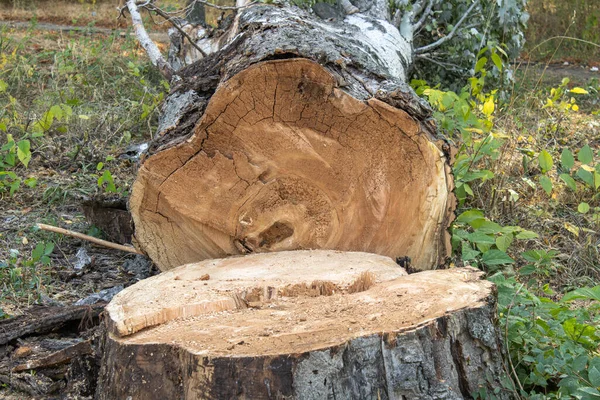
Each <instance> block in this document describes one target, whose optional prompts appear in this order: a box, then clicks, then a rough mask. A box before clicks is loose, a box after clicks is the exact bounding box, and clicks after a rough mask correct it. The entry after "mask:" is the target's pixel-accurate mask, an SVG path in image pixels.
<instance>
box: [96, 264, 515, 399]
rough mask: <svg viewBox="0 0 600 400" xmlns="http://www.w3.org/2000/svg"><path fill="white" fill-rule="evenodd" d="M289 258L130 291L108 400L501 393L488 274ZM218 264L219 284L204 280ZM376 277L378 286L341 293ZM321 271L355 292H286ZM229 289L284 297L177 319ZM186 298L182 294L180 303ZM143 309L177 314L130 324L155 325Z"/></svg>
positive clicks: (117, 314)
mask: <svg viewBox="0 0 600 400" xmlns="http://www.w3.org/2000/svg"><path fill="white" fill-rule="evenodd" d="M284 254H287V255H286V257H288V260H287V261H286V262H285V263H284V262H282V261H283V259H282V258H279V259H278V258H277V257H282V256H281V255H279V254H276V253H273V254H260V255H253V256H246V257H240V258H233V259H229V260H216V261H212V262H209V261H205V262H203V263H198V264H190V265H186V266H182V267H180V268H177V269H175V270H172V271H169V272H168V273H165V274H162V275H160V276H158V277H154V278H150V279H148V280H146V281H144V282H140V283H138V284H136V285H134V286H132V287H130V288H128V289H125V290H124V291H123V292H121V293H120V294H119V295H117V296H116V297H115V299H114V300H113V301H112V302H111V304H110V305H109V306H108V307H107V311H108V316H107V321H106V322H107V324H106V337H105V348H104V352H103V354H104V357H103V361H102V367H101V373H100V381H99V388H98V392H97V395H98V398H99V399H113V398H126V397H129V398H131V399H133V400H135V399H147V398H165V399H166V398H180V399H208V398H211V399H221V398H223V399H225V398H227V399H234V398H239V399H283V398H286V399H326V398H333V397H335V398H339V399H398V398H404V399H442V398H443V399H467V398H471V397H470V396H471V394H472V393H474V392H476V391H478V390H480V389H482V390H484V391H487V392H490V393H491V392H492V391H493V390H494V389H495V388H498V387H500V384H499V377H500V375H501V372H502V366H501V359H500V353H501V347H500V346H499V343H498V341H497V332H496V329H495V326H494V322H493V321H494V320H495V317H496V316H495V293H494V287H493V284H492V283H490V282H488V281H485V280H481V276H482V273H481V272H480V271H478V270H475V269H473V268H461V269H451V270H444V271H426V272H420V273H416V274H412V275H405V274H404V271H402V270H401V269H399V268H398V267H396V266H394V265H393V264H394V263H393V261H392V260H390V259H387V258H386V257H381V256H375V255H368V254H361V253H358V254H357V253H343V252H296V253H295V256H294V253H284ZM327 258H331V259H332V261H331V263H330V262H329V261H327ZM276 260H278V261H276ZM344 260H346V261H347V262H346V263H345V265H344ZM245 261H248V263H249V264H248V265H245V264H244V262H245ZM313 261H318V262H317V263H313ZM211 263H212V264H211ZM261 264H263V265H264V266H265V268H264V269H263V268H262V267H261ZM311 265H312V266H313V268H311ZM317 267H318V268H319V270H320V271H322V272H321V273H316V271H315V269H317ZM209 269H210V270H211V271H210V276H211V278H210V280H208V281H197V280H195V279H194V278H195V277H199V276H201V275H202V274H204V273H205V272H206V271H207V270H209ZM294 270H295V272H293V271H294ZM290 271H292V272H290ZM304 271H306V273H303V272H304ZM366 272H372V274H371V277H372V285H371V286H369V287H363V289H366V290H363V291H359V292H354V293H350V291H349V287H351V286H352V285H348V284H347V283H346V284H344V285H340V282H342V281H345V282H352V281H356V279H357V276H358V277H360V276H361V275H363V274H364V273H366ZM330 273H331V274H333V275H331V276H330V277H329V278H327V274H330ZM219 274H221V275H220V277H219ZM311 274H314V276H313V277H314V279H318V280H319V281H320V282H321V286H322V287H326V286H327V285H325V282H327V281H329V283H331V284H332V285H333V286H336V287H338V288H339V287H340V286H343V287H344V288H345V289H343V290H336V291H335V292H333V291H328V292H324V293H323V295H319V296H315V295H314V293H308V292H305V293H295V294H294V295H293V296H292V295H289V293H288V295H286V294H284V292H285V290H282V289H283V288H285V287H289V282H290V281H289V280H297V281H299V282H301V284H304V283H305V282H310V278H311ZM344 274H347V275H346V278H345V279H342V277H343V276H344ZM236 276H237V278H235V277H236ZM279 276H281V277H282V279H281V281H277V277H279ZM288 279H289V280H288ZM252 282H254V284H253V283H252ZM273 282H275V284H273ZM243 288H246V289H245V290H242V289H243ZM252 288H255V289H257V290H256V291H255V290H253V289H252ZM228 289H229V291H227V290H228ZM223 291H225V293H228V294H229V296H230V297H231V296H233V295H234V294H236V293H237V294H239V293H244V292H245V293H246V296H248V295H249V294H251V293H259V294H262V295H263V296H264V295H265V294H269V293H271V294H272V293H277V296H270V297H269V298H268V299H266V298H265V297H263V298H262V299H260V301H257V302H255V304H254V306H253V307H241V308H240V307H231V308H230V310H228V311H218V310H201V312H192V313H191V314H189V315H188V316H187V317H186V316H185V314H181V313H180V314H179V315H177V313H172V310H173V308H176V307H179V308H181V307H182V305H185V303H186V301H184V300H183V299H189V300H190V302H191V303H195V304H200V299H201V298H202V297H206V298H207V299H209V302H210V301H212V299H213V298H214V297H213V295H214V294H215V293H221V292H223ZM144 296H145V297H144ZM175 298H179V299H182V300H180V301H179V303H178V304H173V307H171V304H172V303H171V300H170V299H175ZM163 299H164V300H163ZM247 299H248V298H247V297H246V300H247ZM139 307H148V308H151V309H152V313H153V314H154V315H161V316H162V317H164V316H165V315H166V316H168V317H164V318H163V320H162V321H157V320H156V319H155V320H154V322H155V323H156V324H150V325H149V326H144V325H143V324H142V325H137V326H135V324H130V325H129V327H132V326H135V329H132V330H131V331H128V330H127V329H125V330H121V329H119V327H120V326H124V325H127V324H123V321H126V320H128V319H129V316H133V317H134V318H132V319H131V320H139V321H141V320H142V319H139V318H138V317H137V316H139V315H140V314H139V313H138V312H137V311H138V309H139ZM199 309H200V308H197V309H196V310H199ZM152 325H153V326H152ZM128 332H133V333H131V334H128ZM499 398H508V396H504V395H503V394H502V392H500V394H499Z"/></svg>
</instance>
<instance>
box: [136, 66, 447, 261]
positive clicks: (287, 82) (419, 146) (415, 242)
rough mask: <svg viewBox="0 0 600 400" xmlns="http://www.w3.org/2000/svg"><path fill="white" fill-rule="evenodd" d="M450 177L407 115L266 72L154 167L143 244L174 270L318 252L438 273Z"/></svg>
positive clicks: (308, 78) (240, 79) (280, 72)
mask: <svg viewBox="0 0 600 400" xmlns="http://www.w3.org/2000/svg"><path fill="white" fill-rule="evenodd" d="M446 166H447V160H446V158H445V155H444V154H443V152H442V150H441V145H440V143H438V141H437V140H436V138H435V137H433V136H432V135H431V134H430V133H429V132H427V131H424V130H422V124H421V123H420V122H419V121H417V120H415V119H414V118H413V117H411V116H410V115H409V114H407V113H406V112H404V111H402V110H400V109H397V108H395V107H392V106H390V105H388V104H386V103H384V102H382V101H380V100H377V99H370V100H368V101H366V102H363V101H359V100H357V99H355V98H354V97H352V96H350V95H349V94H347V93H346V92H344V91H342V90H340V89H339V88H338V87H337V82H336V79H335V78H334V77H333V76H332V75H331V74H330V73H329V72H328V71H327V70H326V69H324V68H323V67H321V66H319V65H318V64H316V63H314V62H312V61H309V60H305V59H288V60H277V61H269V62H264V63H259V64H256V65H254V66H251V67H249V68H247V69H245V70H244V71H243V72H240V73H239V74H237V75H235V76H234V77H232V78H231V79H229V80H227V81H226V82H224V83H223V84H222V85H221V86H220V87H219V89H218V90H217V92H215V94H214V95H213V96H212V97H211V100H210V102H209V104H208V106H207V108H206V110H205V112H204V115H203V116H202V118H201V119H200V121H199V122H198V124H197V125H196V127H195V129H194V132H193V135H192V136H191V137H190V138H189V139H188V140H187V141H185V142H184V143H181V144H179V145H176V146H173V147H171V148H168V149H165V150H163V151H161V152H159V153H157V154H155V155H153V156H151V157H149V158H148V159H147V160H146V161H145V162H144V164H143V165H142V167H141V169H140V171H139V174H138V179H137V180H136V182H135V184H134V189H133V193H132V197H131V200H130V207H131V210H132V214H133V218H134V222H135V226H136V233H135V236H136V239H137V243H138V245H139V246H140V247H141V248H142V249H143V250H144V251H145V252H146V253H147V254H148V255H149V256H150V257H151V258H152V259H153V261H154V262H155V263H156V264H157V265H158V266H159V267H160V268H161V269H162V270H168V269H170V268H174V267H177V266H179V265H182V264H185V263H189V262H194V261H199V260H203V259H207V258H219V257H223V256H226V255H235V254H241V253H247V252H270V251H280V250H291V249H313V248H323V249H337V250H352V251H367V252H372V253H377V254H382V255H387V256H390V257H397V256H409V257H411V259H412V260H413V265H414V266H415V267H416V268H418V269H431V268H435V267H436V266H438V265H440V264H442V263H443V262H444V260H445V257H446V256H447V255H448V251H449V246H448V234H447V232H446V227H447V225H446V223H447V221H448V215H450V214H451V213H452V209H453V198H452V196H451V194H450V192H449V188H450V187H451V185H452V181H451V178H450V176H449V175H448V169H447V168H446ZM165 220H166V222H165Z"/></svg>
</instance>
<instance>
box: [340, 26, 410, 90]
mask: <svg viewBox="0 0 600 400" xmlns="http://www.w3.org/2000/svg"><path fill="white" fill-rule="evenodd" d="M344 22H346V23H348V24H350V25H354V26H356V27H357V28H359V29H360V31H361V33H362V34H363V35H364V37H365V39H364V40H365V42H366V43H368V44H369V47H371V48H372V49H373V53H374V54H377V55H378V56H379V57H380V62H383V63H384V64H385V65H386V67H387V69H388V71H389V72H390V74H391V75H392V76H394V77H396V78H398V79H401V80H403V81H404V80H406V67H405V66H406V65H409V64H410V60H408V59H407V58H406V57H407V56H409V55H410V54H411V53H412V50H411V46H410V41H409V40H407V38H404V37H402V36H401V35H400V31H398V29H397V28H396V27H394V26H393V25H392V24H390V23H388V22H387V21H384V20H372V19H369V18H365V17H364V16H362V15H360V14H352V15H348V16H347V17H346V19H345V20H344Z"/></svg>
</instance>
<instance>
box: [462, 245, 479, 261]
mask: <svg viewBox="0 0 600 400" xmlns="http://www.w3.org/2000/svg"><path fill="white" fill-rule="evenodd" d="M460 253H461V258H462V260H463V261H470V260H474V259H475V258H477V257H478V256H479V254H481V253H480V252H479V251H478V250H475V249H473V248H472V247H471V245H470V244H469V243H468V242H462V248H461V251H460Z"/></svg>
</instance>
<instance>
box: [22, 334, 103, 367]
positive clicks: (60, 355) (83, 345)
mask: <svg viewBox="0 0 600 400" xmlns="http://www.w3.org/2000/svg"><path fill="white" fill-rule="evenodd" d="M92 352H93V350H92V345H91V344H90V341H89V340H84V341H82V342H79V343H76V344H74V345H72V346H69V347H66V348H64V349H62V350H59V351H57V352H54V353H52V354H50V355H48V356H46V357H42V358H38V359H34V360H31V361H28V362H26V363H24V364H19V365H17V366H15V367H14V368H13V369H12V372H21V371H27V370H30V369H37V368H48V367H53V366H55V365H58V364H63V363H66V362H69V361H71V359H72V358H74V357H79V356H81V355H84V354H92Z"/></svg>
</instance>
